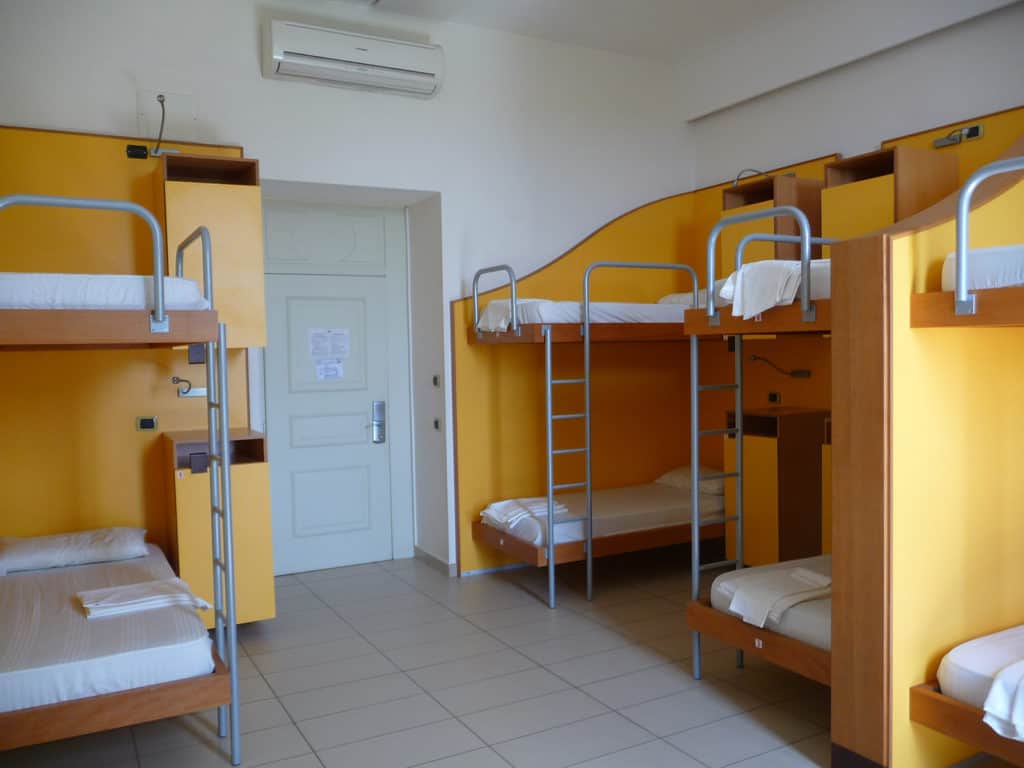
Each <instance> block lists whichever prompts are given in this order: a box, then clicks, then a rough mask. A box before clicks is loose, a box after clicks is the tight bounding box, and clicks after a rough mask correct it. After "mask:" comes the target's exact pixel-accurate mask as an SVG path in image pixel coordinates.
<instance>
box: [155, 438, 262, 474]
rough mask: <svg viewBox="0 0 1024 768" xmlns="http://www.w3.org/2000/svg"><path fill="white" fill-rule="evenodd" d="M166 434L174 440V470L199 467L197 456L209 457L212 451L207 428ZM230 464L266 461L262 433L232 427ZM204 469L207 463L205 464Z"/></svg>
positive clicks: (170, 440) (172, 445) (170, 439)
mask: <svg viewBox="0 0 1024 768" xmlns="http://www.w3.org/2000/svg"><path fill="white" fill-rule="evenodd" d="M163 435H164V437H165V438H166V439H167V440H168V441H169V442H170V443H171V447H172V450H173V453H174V467H175V469H192V470H193V471H198V470H197V469H196V467H197V463H196V461H197V460H196V457H197V456H207V454H208V453H209V445H210V444H209V437H208V433H207V431H206V430H205V429H190V430H182V431H177V432H164V433H163ZM229 436H230V439H231V457H230V458H231V463H232V464H255V463H262V462H265V461H266V460H267V438H266V435H264V434H263V433H262V432H253V431H252V430H250V429H242V428H238V429H232V430H231V432H230V434H229ZM203 467H204V469H205V465H203Z"/></svg>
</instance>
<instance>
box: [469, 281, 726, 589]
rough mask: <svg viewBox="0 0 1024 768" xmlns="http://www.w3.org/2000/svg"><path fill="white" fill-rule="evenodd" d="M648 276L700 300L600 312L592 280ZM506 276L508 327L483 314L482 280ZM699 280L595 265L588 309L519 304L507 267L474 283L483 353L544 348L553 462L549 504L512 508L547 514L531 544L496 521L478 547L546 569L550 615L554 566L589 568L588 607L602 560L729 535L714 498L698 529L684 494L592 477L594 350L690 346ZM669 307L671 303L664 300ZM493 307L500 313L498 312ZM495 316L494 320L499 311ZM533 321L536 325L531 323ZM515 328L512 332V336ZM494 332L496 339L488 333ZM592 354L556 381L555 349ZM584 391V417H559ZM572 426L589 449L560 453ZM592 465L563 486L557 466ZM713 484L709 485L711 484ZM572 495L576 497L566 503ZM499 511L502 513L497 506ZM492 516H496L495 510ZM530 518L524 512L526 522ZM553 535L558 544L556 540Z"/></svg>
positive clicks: (484, 528) (607, 306)
mask: <svg viewBox="0 0 1024 768" xmlns="http://www.w3.org/2000/svg"><path fill="white" fill-rule="evenodd" d="M608 269H639V270H673V271H677V272H681V273H684V274H685V275H688V276H689V279H690V280H691V281H692V284H693V291H692V293H689V294H672V295H671V297H670V298H669V299H668V301H670V302H671V303H659V304H621V303H604V302H595V301H593V300H592V297H591V278H592V276H593V274H594V273H595V272H597V271H598V270H608ZM494 272H501V273H504V274H506V275H507V276H508V279H509V294H510V300H509V301H508V302H503V303H502V305H501V306H500V312H501V314H500V320H499V321H498V322H497V323H495V322H494V320H493V317H492V318H491V320H490V321H489V322H487V323H486V324H484V325H482V319H484V316H486V315H487V312H488V310H487V309H485V311H484V315H481V312H480V292H479V282H480V278H481V277H483V276H484V275H486V274H489V273H494ZM698 288H699V287H698V281H697V274H696V272H695V271H694V269H693V268H692V267H690V266H688V265H685V264H662V263H642V262H641V263H633V262H612V261H602V262H595V263H593V264H591V265H589V266H588V267H587V269H586V271H585V273H584V276H583V301H582V302H535V303H534V306H530V305H529V304H526V302H524V300H522V299H519V296H518V286H517V282H516V276H515V272H514V271H513V270H512V269H511V267H509V266H507V265H499V266H495V267H488V268H486V269H482V270H480V271H478V272H477V273H476V275H475V276H474V278H473V327H472V328H470V329H469V334H470V341H471V342H472V343H480V344H509V343H511V344H530V343H532V344H543V345H544V391H545V402H546V407H545V422H546V440H547V444H546V456H547V493H546V497H544V498H543V499H524V500H508V501H507V502H499V503H509V502H511V503H516V502H520V505H521V506H523V507H527V508H528V507H530V506H531V505H532V506H533V507H534V509H535V511H536V507H537V506H538V504H539V505H540V510H539V514H533V515H530V518H531V519H530V520H528V521H527V522H528V523H530V526H529V530H530V534H529V535H528V536H525V537H523V536H516V535H514V534H513V533H512V532H511V531H510V530H509V528H508V527H507V526H506V527H502V526H500V525H496V524H495V523H496V521H495V519H494V517H493V516H492V517H491V518H490V519H488V516H486V515H484V516H481V518H480V519H478V520H476V521H474V522H473V527H472V530H473V539H474V540H475V541H479V542H481V543H483V544H485V545H487V546H489V547H491V548H494V549H497V550H499V551H501V552H504V553H505V554H507V555H510V556H512V557H514V558H516V559H517V560H519V561H521V562H523V563H526V564H529V565H533V566H537V567H546V568H547V571H548V605H549V606H550V607H552V608H554V607H555V566H557V565H560V564H563V563H570V562H578V561H586V574H587V575H586V580H587V598H588V599H590V598H591V597H592V596H593V558H594V557H602V556H607V555H615V554H621V553H625V552H634V551H638V550H644V549H651V548H654V547H664V546H670V545H674V544H685V543H687V542H689V541H690V540H691V539H692V538H695V537H694V536H692V531H694V530H698V531H700V537H703V538H708V539H711V538H718V539H720V538H722V537H723V536H724V533H725V528H724V520H723V517H722V509H721V508H715V507H714V506H713V505H715V504H716V503H718V502H717V500H716V499H717V497H716V496H715V494H710V496H712V497H713V498H706V499H705V500H706V501H707V502H708V503H707V504H706V505H705V512H706V514H705V515H704V517H702V519H701V520H699V521H698V522H697V523H696V524H691V522H689V521H688V520H689V518H690V517H691V515H690V506H689V504H690V499H689V498H688V495H687V493H686V492H685V491H682V490H679V489H678V488H669V487H668V486H665V485H659V484H658V483H653V484H649V485H638V486H631V487H626V488H615V489H606V490H594V487H593V473H592V471H591V460H590V457H591V434H592V431H591V427H592V422H593V414H592V408H591V378H592V365H591V347H592V345H593V344H594V343H598V342H658V341H684V340H686V338H687V335H686V334H685V332H684V329H683V322H682V321H683V316H684V312H685V309H686V307H687V306H688V305H690V304H692V303H693V300H694V297H697V298H698V303H699V297H700V295H701V294H700V291H699V290H698ZM663 301H665V300H663ZM492 305H493V303H492ZM491 314H492V315H493V314H494V312H493V311H492V313H491ZM524 320H526V321H528V322H523V321H524ZM506 323H507V329H506V327H505V325H506ZM484 328H491V329H494V330H484ZM581 342H582V344H583V375H582V376H581V377H578V378H567V379H558V378H555V377H554V374H553V365H552V357H553V345H554V344H565V343H577V344H578V343H581ZM690 346H691V353H690V354H691V357H690V360H691V380H692V379H693V376H694V373H693V372H694V371H696V366H695V361H696V342H695V341H694V340H693V338H692V337H691V338H690ZM568 386H581V387H582V388H583V393H584V399H583V402H584V405H583V410H582V411H580V412H574V413H555V412H554V397H553V392H554V388H555V387H568ZM567 420H578V421H583V422H584V444H583V446H580V447H558V448H556V447H555V445H554V433H555V423H556V422H560V421H567ZM570 454H578V455H582V456H583V460H584V477H583V479H582V480H579V481H575V482H568V483H560V482H557V481H556V478H555V457H557V456H564V455H570ZM706 479H707V478H705V480H706ZM565 491H572V493H563V492H565ZM491 506H492V507H493V506H494V505H491ZM489 509H490V508H489ZM595 509H596V511H595ZM525 514H527V512H526V511H523V512H522V514H521V515H520V517H523V516H524V515H525ZM552 531H553V532H554V533H553V534H552V533H551V532H552Z"/></svg>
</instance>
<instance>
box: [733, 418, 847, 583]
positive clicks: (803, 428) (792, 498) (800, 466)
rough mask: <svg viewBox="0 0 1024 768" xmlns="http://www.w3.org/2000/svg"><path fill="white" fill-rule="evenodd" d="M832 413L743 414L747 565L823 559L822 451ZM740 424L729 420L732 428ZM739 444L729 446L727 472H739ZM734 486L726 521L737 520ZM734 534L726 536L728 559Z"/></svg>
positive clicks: (744, 513)
mask: <svg viewBox="0 0 1024 768" xmlns="http://www.w3.org/2000/svg"><path fill="white" fill-rule="evenodd" d="M828 415H829V414H828V411H823V410H816V409H809V408H785V407H783V408H768V409H764V410H749V411H744V413H743V432H744V437H743V560H744V563H745V564H746V565H767V564H769V563H777V562H779V561H782V560H795V559H797V558H801V557H811V556H813V555H818V554H821V547H822V507H821V494H822V474H821V446H822V443H823V441H824V437H825V419H826V418H827V417H828ZM734 424H735V417H734V414H732V413H730V414H729V426H730V427H731V426H733V425H734ZM735 456H736V450H735V440H734V439H733V438H728V439H726V440H725V441H724V457H723V458H724V466H725V470H726V471H727V472H731V471H733V470H735ZM734 486H735V483H727V484H726V496H725V508H726V516H731V515H733V514H735V510H736V498H735V491H734ZM734 542H735V531H734V525H730V526H729V529H728V530H727V532H726V549H727V552H728V557H729V558H732V557H734V556H735V544H734Z"/></svg>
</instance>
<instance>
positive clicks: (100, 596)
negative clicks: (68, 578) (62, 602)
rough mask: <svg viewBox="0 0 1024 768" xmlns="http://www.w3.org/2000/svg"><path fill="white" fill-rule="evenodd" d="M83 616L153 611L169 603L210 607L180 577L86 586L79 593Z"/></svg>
mask: <svg viewBox="0 0 1024 768" xmlns="http://www.w3.org/2000/svg"><path fill="white" fill-rule="evenodd" d="M78 599H79V600H81V601H82V608H84V609H85V615H86V617H87V618H90V619H100V618H104V617H107V616H122V615H124V614H126V613H138V612H140V611H152V610H155V609H156V608H166V607H168V606H172V605H187V606H190V607H192V608H198V609H201V610H206V609H207V608H209V607H210V604H209V603H207V602H206V601H205V600H203V599H202V598H200V597H196V596H195V595H193V594H192V590H190V589H189V588H188V585H187V584H186V583H185V582H184V581H182V580H181V579H162V580H159V581H143V582H140V583H138V584H121V585H119V586H116V587H104V588H103V589H89V590H86V591H84V592H79V593H78Z"/></svg>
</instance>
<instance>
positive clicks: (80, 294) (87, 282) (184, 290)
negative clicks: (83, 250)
mask: <svg viewBox="0 0 1024 768" xmlns="http://www.w3.org/2000/svg"><path fill="white" fill-rule="evenodd" d="M164 306H165V307H166V308H167V309H173V310H201V309H209V308H210V302H208V301H207V300H206V299H205V298H203V295H202V293H201V291H200V290H199V285H198V284H197V283H196V282H195V281H194V280H187V279H185V278H183V277H165V278H164ZM152 308H153V277H152V275H150V276H146V275H71V274H65V273H56V272H53V273H50V272H0V309H107V310H110V309H152Z"/></svg>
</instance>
